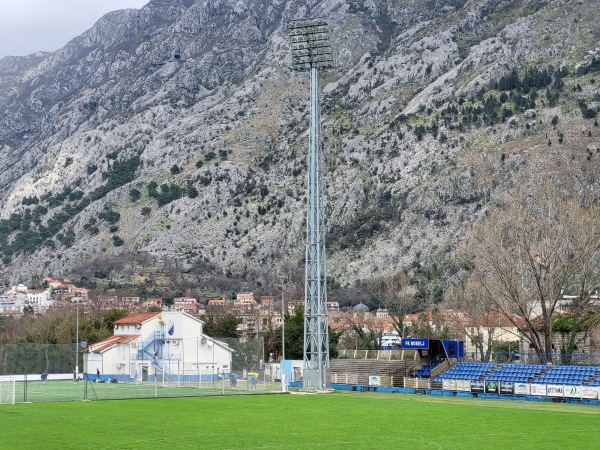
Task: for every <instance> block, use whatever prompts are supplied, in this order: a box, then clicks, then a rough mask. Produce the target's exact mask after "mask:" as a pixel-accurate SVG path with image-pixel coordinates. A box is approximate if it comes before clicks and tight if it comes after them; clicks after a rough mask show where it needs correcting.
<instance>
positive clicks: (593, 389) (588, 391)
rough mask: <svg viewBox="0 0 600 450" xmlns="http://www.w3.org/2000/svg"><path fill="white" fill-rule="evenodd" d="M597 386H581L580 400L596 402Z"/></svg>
mask: <svg viewBox="0 0 600 450" xmlns="http://www.w3.org/2000/svg"><path fill="white" fill-rule="evenodd" d="M598 390H599V388H598V386H582V387H581V398H585V399H586V400H598Z"/></svg>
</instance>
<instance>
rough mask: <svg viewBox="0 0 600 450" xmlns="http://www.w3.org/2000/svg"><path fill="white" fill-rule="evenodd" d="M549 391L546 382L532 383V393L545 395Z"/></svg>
mask: <svg viewBox="0 0 600 450" xmlns="http://www.w3.org/2000/svg"><path fill="white" fill-rule="evenodd" d="M546 393H547V391H546V385H545V384H531V395H543V396H545V395H546Z"/></svg>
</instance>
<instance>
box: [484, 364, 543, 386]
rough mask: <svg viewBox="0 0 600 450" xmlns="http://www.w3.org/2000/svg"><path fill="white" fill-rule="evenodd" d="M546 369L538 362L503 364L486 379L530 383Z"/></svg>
mask: <svg viewBox="0 0 600 450" xmlns="http://www.w3.org/2000/svg"><path fill="white" fill-rule="evenodd" d="M545 369H546V366H544V365H538V364H503V365H502V366H501V367H500V368H499V369H498V370H496V371H494V372H493V373H491V374H490V375H488V376H487V377H485V381H508V382H513V383H528V382H530V381H531V380H532V379H533V378H535V377H537V376H539V375H540V374H541V373H542V372H543V371H544V370H545Z"/></svg>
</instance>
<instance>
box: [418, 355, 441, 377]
mask: <svg viewBox="0 0 600 450" xmlns="http://www.w3.org/2000/svg"><path fill="white" fill-rule="evenodd" d="M445 360H446V358H435V359H434V360H432V361H430V362H429V363H427V364H426V365H424V366H423V367H421V368H420V369H418V370H415V377H417V378H429V377H430V376H431V371H432V370H433V369H435V368H436V367H437V366H439V365H440V364H441V363H443V362H444V361H445Z"/></svg>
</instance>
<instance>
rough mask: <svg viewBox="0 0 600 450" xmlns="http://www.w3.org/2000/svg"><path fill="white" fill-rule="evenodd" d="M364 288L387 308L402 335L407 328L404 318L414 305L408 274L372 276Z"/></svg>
mask: <svg viewBox="0 0 600 450" xmlns="http://www.w3.org/2000/svg"><path fill="white" fill-rule="evenodd" d="M366 288H367V290H368V291H369V292H370V293H371V295H373V297H374V298H375V299H376V300H378V301H379V303H380V304H381V305H383V306H384V307H385V309H387V311H388V314H389V315H390V318H391V319H392V323H393V325H394V329H395V330H396V332H397V333H398V335H399V336H401V337H404V336H405V335H406V332H407V328H408V327H407V326H405V325H404V318H405V317H406V315H407V314H409V313H412V312H413V311H414V309H415V306H416V301H415V297H414V291H415V290H414V289H413V288H412V286H411V285H410V281H409V278H408V276H407V275H406V274H404V273H402V272H400V273H397V274H395V275H388V276H385V277H381V278H374V279H371V280H370V281H369V282H368V283H367V284H366Z"/></svg>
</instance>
